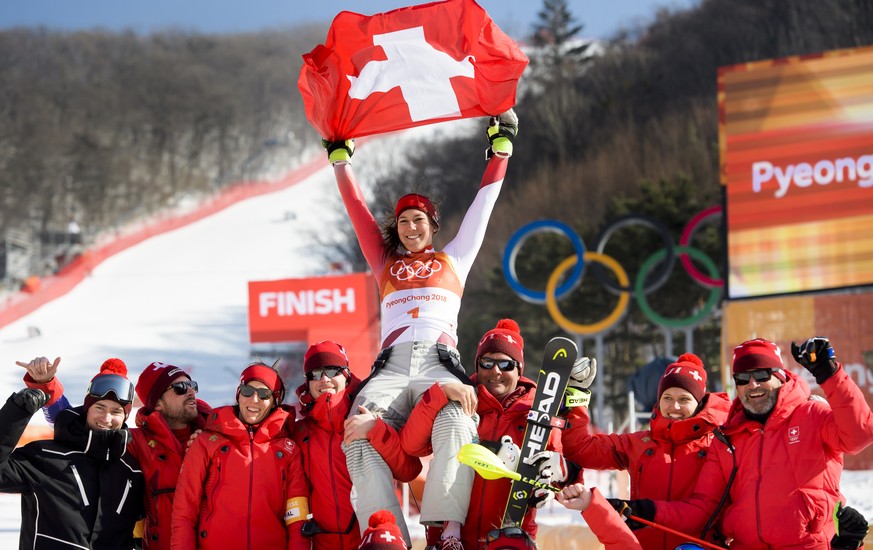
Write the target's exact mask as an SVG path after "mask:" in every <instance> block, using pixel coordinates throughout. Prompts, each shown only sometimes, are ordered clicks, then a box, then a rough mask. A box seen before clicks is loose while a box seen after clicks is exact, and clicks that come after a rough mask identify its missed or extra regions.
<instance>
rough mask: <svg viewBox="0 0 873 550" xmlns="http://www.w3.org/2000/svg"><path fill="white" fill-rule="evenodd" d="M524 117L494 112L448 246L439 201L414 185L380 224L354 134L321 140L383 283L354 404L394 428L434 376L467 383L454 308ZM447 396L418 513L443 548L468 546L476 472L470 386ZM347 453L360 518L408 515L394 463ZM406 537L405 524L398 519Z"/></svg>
mask: <svg viewBox="0 0 873 550" xmlns="http://www.w3.org/2000/svg"><path fill="white" fill-rule="evenodd" d="M517 131H518V118H517V117H516V116H515V113H514V112H513V111H512V110H509V111H507V112H505V113H503V114H501V115H500V116H499V117H492V119H491V124H490V125H489V127H488V136H489V141H490V142H491V149H490V150H489V156H490V160H489V162H488V165H487V168H486V170H485V174H484V176H483V178H482V182H481V185H480V188H479V192H478V193H477V195H476V198H475V199H474V200H473V204H472V205H471V206H470V208H469V209H468V210H467V213H466V215H465V217H464V220H463V222H462V223H461V227H460V229H459V231H458V234H457V235H456V236H455V238H454V239H453V240H452V241H451V242H450V243H449V244H447V245H446V246H445V247H444V248H443V249H442V250H440V251H437V250H435V249H434V246H433V236H434V234H435V233H436V232H437V231H439V213H438V211H437V209H436V206H435V205H434V203H433V202H432V201H431V200H430V199H429V198H427V197H425V196H422V195H417V194H410V195H405V196H403V197H401V198H400V200H398V201H397V204H396V206H395V209H394V216H393V217H392V218H391V219H390V221H389V222H388V223H387V224H386V226H385V227H384V228H381V227H380V226H379V224H378V223H377V222H376V220H375V218H374V217H373V214H372V213H371V212H370V210H369V209H368V208H367V205H366V203H365V201H364V199H363V196H362V194H361V190H360V188H359V187H358V184H357V181H356V180H355V177H354V173H353V171H352V167H351V164H350V162H349V160H350V158H351V156H352V153H353V152H354V144H353V142H352V141H351V140H346V141H340V142H325V146H326V148H327V150H328V155H329V158H330V161H331V164H333V167H334V174H335V176H336V180H337V185H338V186H339V190H340V194H341V195H342V198H343V203H344V204H345V207H346V210H347V211H348V214H349V217H350V218H351V221H352V225H353V226H354V229H355V234H356V236H357V238H358V242H359V244H360V246H361V249H362V251H363V253H364V257H365V258H366V260H367V263H368V264H369V266H370V269H371V270H372V272H373V273H374V274H375V275H376V277H377V278H378V282H379V290H380V298H381V315H382V346H381V347H382V352H381V353H380V354H379V356H378V358H377V360H376V362H375V364H374V366H373V372H372V374H371V375H370V377H369V378H368V379H367V380H366V381H365V382H364V383H363V385H362V386H361V388H360V389H359V392H358V395H357V397H356V399H355V402H354V405H353V406H352V411H357V410H358V405H361V406H363V407H366V408H367V409H369V410H370V411H371V412H373V413H374V414H377V415H379V416H381V417H382V419H383V420H384V421H385V422H387V423H388V424H390V425H391V426H392V427H394V428H395V429H400V428H402V427H403V425H404V424H405V422H406V419H407V418H408V416H409V413H410V412H411V410H412V408H413V407H414V406H415V404H416V403H417V402H418V401H419V399H420V398H421V396H422V394H424V392H425V391H426V390H427V389H428V388H429V387H431V386H432V385H433V384H434V383H439V384H440V385H443V384H447V383H450V382H457V381H458V380H459V379H460V380H462V381H464V382H467V383H469V379H468V378H467V376H466V374H465V371H464V368H463V367H462V366H461V363H460V355H459V354H458V351H457V349H456V345H457V325H458V311H459V309H460V305H461V295H462V293H463V288H464V282H465V280H466V278H467V275H468V274H469V272H470V269H471V268H472V265H473V260H474V259H475V258H476V255H477V254H478V252H479V248H480V247H481V245H482V241H483V239H484V237H485V230H486V227H487V224H488V219H489V217H490V215H491V211H492V209H493V207H494V204H495V203H496V201H497V197H498V195H499V194H500V188H501V186H502V184H503V178H504V176H505V174H506V168H507V165H508V161H509V157H510V156H511V155H512V139H513V138H514V137H515V135H516V133H517ZM465 387H466V388H467V390H468V391H466V392H463V394H462V395H459V396H457V398H458V401H450V402H449V403H448V404H447V405H446V406H445V407H443V409H442V410H441V411H440V413H439V414H438V415H437V417H436V419H435V420H434V427H433V434H432V443H433V449H434V456H433V459H432V461H431V463H430V468H429V470H428V476H427V480H426V481H425V487H424V494H423V496H422V504H421V522H422V523H423V524H425V525H442V526H443V527H444V530H443V542H442V543H441V546H440V548H441V549H442V548H453V549H456V548H463V547H462V546H461V544H460V529H461V525H462V524H463V522H464V519H465V518H466V516H467V510H468V507H469V498H470V489H471V488H472V483H473V471H472V470H471V469H470V468H469V467H466V466H462V465H461V464H460V463H459V462H458V461H457V460H456V459H455V456H456V455H457V453H458V451H459V450H460V448H461V446H463V445H464V444H465V443H470V442H471V441H473V440H474V439H475V438H476V420H475V416H474V415H475V411H476V393H475V389H474V388H473V386H471V385H468V386H465ZM345 451H346V459H347V462H348V468H349V472H350V474H351V476H352V481H353V483H354V486H355V491H356V493H357V503H356V513H357V515H358V521H359V524H360V525H366V524H367V518H369V516H370V515H371V514H372V513H373V512H375V511H377V510H380V509H383V508H384V509H389V510H391V511H392V512H394V515H395V517H397V518H402V517H403V516H402V513H401V511H400V506H399V504H398V502H397V498H396V495H395V492H394V486H393V478H392V476H391V470H390V469H389V468H388V466H387V465H386V464H385V461H384V460H382V458H381V457H380V456H379V454H378V453H377V452H376V451H375V450H374V449H373V447H372V445H370V443H369V442H368V441H366V440H364V439H356V440H351V441H349V440H347V441H346V447H345ZM399 524H400V527H401V530H402V531H403V533H404V536H405V537H407V539H408V530H407V528H406V525H405V524H404V523H403V521H402V520H400V521H399Z"/></svg>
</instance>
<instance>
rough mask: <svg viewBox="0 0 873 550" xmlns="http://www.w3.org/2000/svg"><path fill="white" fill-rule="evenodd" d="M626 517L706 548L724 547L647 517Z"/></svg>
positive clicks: (721, 549)
mask: <svg viewBox="0 0 873 550" xmlns="http://www.w3.org/2000/svg"><path fill="white" fill-rule="evenodd" d="M627 517H628V518H630V519H632V520H634V521H638V522H640V523H642V524H644V525H648V526H649V527H654V528H655V529H660V530H661V531H666V532H667V533H670V534H671V535H676V536H678V537H682V538H683V539H687V541H686V542H693V543H694V544H699V545H700V546H705V547H707V548H715V550H724V548H723V547H721V546H716V545H715V544H712V543H710V542H706V541H705V540H701V539H698V538H695V537H692V536H691V535H686V534H685V533H683V532H682V531H676V530H675V529H670V528H669V527H664V526H663V525H660V524H658V523H655V522H654V521H649V520H647V519H643V518H641V517H637V516H635V515H633V514H628V516H627Z"/></svg>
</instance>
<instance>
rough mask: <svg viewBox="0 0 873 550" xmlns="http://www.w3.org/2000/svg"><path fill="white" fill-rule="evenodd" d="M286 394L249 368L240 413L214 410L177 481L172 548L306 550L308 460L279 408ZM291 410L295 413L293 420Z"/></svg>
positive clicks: (266, 372) (266, 373) (269, 372)
mask: <svg viewBox="0 0 873 550" xmlns="http://www.w3.org/2000/svg"><path fill="white" fill-rule="evenodd" d="M284 397H285V388H284V385H283V384H282V379H281V378H280V377H279V374H278V373H277V372H276V371H275V370H274V369H272V368H270V367H268V366H267V365H265V364H263V363H255V364H253V365H251V366H249V367H248V368H246V369H245V370H244V371H243V372H242V375H241V376H240V384H239V387H237V390H236V403H237V404H236V405H233V406H227V407H219V408H217V409H214V410H213V412H212V414H211V415H210V416H209V421H208V423H207V425H206V428H205V429H204V431H203V433H201V434H200V436H199V437H198V438H197V439H196V440H195V441H194V443H193V444H192V445H191V448H190V449H189V450H188V453H187V454H186V455H185V460H184V462H183V463H182V471H181V472H180V474H179V484H178V486H177V487H176V499H175V501H174V502H173V533H172V546H171V547H172V548H174V549H185V550H190V549H192V548H202V549H224V548H235V549H249V550H254V549H262V548H287V549H289V550H290V549H294V550H304V549H306V550H308V549H309V548H310V544H309V541H308V540H307V539H306V538H304V537H303V534H302V532H301V527H302V525H303V522H304V520H305V519H306V516H307V515H308V514H309V485H308V483H307V482H306V478H305V477H304V476H303V473H302V469H303V459H302V457H301V454H300V450H299V448H298V446H297V444H295V443H294V441H292V440H291V438H290V437H288V434H287V433H286V431H285V430H286V429H285V424H286V422H288V421H293V416H292V415H293V409H285V408H282V407H280V403H281V402H282V399H283V398H284ZM289 410H291V411H292V413H290V414H289Z"/></svg>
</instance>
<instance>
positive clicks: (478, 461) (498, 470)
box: [458, 443, 561, 493]
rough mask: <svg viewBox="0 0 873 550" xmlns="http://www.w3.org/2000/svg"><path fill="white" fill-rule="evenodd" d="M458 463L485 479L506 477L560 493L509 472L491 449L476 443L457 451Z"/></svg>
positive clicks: (555, 488)
mask: <svg viewBox="0 0 873 550" xmlns="http://www.w3.org/2000/svg"><path fill="white" fill-rule="evenodd" d="M458 461H460V462H461V463H462V464H466V465H467V466H469V467H471V468H473V469H474V470H476V472H477V473H478V474H479V475H480V476H482V477H484V478H485V479H499V478H503V477H508V478H509V479H515V480H517V481H521V482H522V483H527V484H528V485H532V486H534V487H537V488H539V489H548V490H550V491H552V492H555V493H560V492H561V490H560V489H558V488H557V487H552V486H551V485H549V484H548V483H543V482H542V481H537V480H534V479H530V478H527V477H524V476H523V475H521V474H519V473H518V472H514V471H512V470H510V469H509V468H507V467H506V466H505V465H504V464H503V461H502V460H500V457H498V456H497V455H496V454H494V453H493V452H492V451H491V449H488V448H487V447H483V446H482V445H479V444H478V443H467V444H465V445H464V446H462V447H461V450H460V451H458Z"/></svg>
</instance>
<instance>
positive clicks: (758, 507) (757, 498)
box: [755, 426, 764, 542]
mask: <svg viewBox="0 0 873 550" xmlns="http://www.w3.org/2000/svg"><path fill="white" fill-rule="evenodd" d="M759 431H760V432H761V448H760V449H758V472H763V471H764V470H763V466H764V427H763V426H761V429H760V430H759ZM762 479H763V476H761V475H758V481H757V483H755V526H756V527H757V529H758V540H760V541H761V542H764V535H763V534H761V502H760V498H761V480H762Z"/></svg>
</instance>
